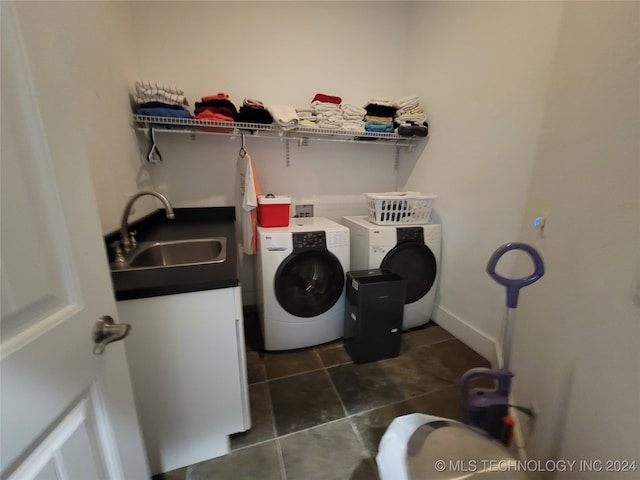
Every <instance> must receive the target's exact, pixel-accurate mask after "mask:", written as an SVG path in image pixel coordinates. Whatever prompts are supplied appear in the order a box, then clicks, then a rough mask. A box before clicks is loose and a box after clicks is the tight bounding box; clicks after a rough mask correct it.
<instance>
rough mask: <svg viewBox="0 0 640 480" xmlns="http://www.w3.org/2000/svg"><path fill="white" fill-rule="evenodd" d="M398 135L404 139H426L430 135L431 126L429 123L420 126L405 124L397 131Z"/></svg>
mask: <svg viewBox="0 0 640 480" xmlns="http://www.w3.org/2000/svg"><path fill="white" fill-rule="evenodd" d="M397 132H398V135H401V136H403V137H426V136H427V135H428V134H429V125H428V124H427V122H423V123H420V124H411V123H407V124H403V125H400V126H399V127H398V129H397Z"/></svg>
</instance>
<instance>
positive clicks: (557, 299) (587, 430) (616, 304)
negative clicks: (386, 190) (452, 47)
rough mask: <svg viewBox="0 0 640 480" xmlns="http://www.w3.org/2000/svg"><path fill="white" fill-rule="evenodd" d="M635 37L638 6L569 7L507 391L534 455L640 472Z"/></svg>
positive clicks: (527, 224) (544, 135) (639, 117)
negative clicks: (628, 465)
mask: <svg viewBox="0 0 640 480" xmlns="http://www.w3.org/2000/svg"><path fill="white" fill-rule="evenodd" d="M639 32H640V4H639V3H638V2H570V3H568V4H567V5H566V6H565V11H564V15H563V19H562V23H561V34H560V38H559V42H558V49H557V53H556V56H555V59H554V62H553V69H552V76H551V83H550V89H549V93H548V97H547V102H546V105H547V106H546V108H545V111H544V116H543V125H542V129H541V135H540V140H539V143H538V148H537V153H536V158H535V164H534V170H533V177H532V182H531V193H530V195H529V199H528V204H527V210H526V216H525V221H524V225H523V229H522V235H521V238H522V239H523V240H524V241H526V242H528V243H531V244H532V245H534V246H535V247H536V248H537V249H538V250H539V251H540V252H541V254H542V256H543V257H544V259H545V262H546V268H547V273H546V275H545V276H544V277H543V278H542V279H541V280H540V281H539V282H538V283H536V284H535V285H532V286H531V287H527V289H525V290H523V293H522V294H521V300H520V303H519V305H518V310H517V312H516V315H515V320H516V324H515V325H516V334H515V339H514V347H513V355H514V356H513V368H514V371H515V372H516V377H515V379H514V394H515V397H516V400H517V401H518V402H519V403H522V404H529V403H533V404H534V405H535V406H536V407H537V409H538V410H539V412H540V413H539V417H538V420H537V422H536V424H535V428H534V430H533V434H532V436H528V435H527V437H526V438H525V440H526V441H527V443H528V453H529V455H530V456H531V457H532V458H535V459H547V458H552V459H553V458H559V459H578V460H579V459H585V460H602V461H604V460H606V459H612V460H616V459H617V460H625V459H626V460H635V461H636V466H640V465H638V463H637V462H638V461H640V443H639V442H638V432H640V414H639V413H638V407H639V406H640V372H639V369H640V348H638V342H639V340H640V135H639V132H640V35H639ZM539 215H547V216H548V220H547V223H546V227H545V230H544V238H540V236H539V232H538V231H537V230H536V229H535V228H534V227H533V226H532V223H531V222H532V219H533V218H535V217H536V216H539ZM522 263H527V262H522V261H519V262H518V265H517V271H516V272H517V273H518V274H519V276H524V275H526V274H527V273H528V272H530V267H529V266H528V265H523V264H522ZM541 476H542V475H541ZM637 476H638V472H637V471H636V472H635V473H633V472H631V473H627V474H622V473H615V472H609V473H605V472H600V473H594V472H591V473H588V472H579V471H574V472H573V473H571V474H565V475H562V477H563V478H564V477H566V478H579V479H588V478H632V477H633V478H636V477H637Z"/></svg>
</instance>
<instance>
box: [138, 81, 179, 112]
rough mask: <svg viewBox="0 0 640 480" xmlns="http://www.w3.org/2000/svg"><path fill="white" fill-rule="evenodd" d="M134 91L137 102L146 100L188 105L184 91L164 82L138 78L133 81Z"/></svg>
mask: <svg viewBox="0 0 640 480" xmlns="http://www.w3.org/2000/svg"><path fill="white" fill-rule="evenodd" d="M135 88H136V93H135V95H134V101H135V102H136V103H137V104H142V103H148V102H162V103H168V104H175V105H180V106H186V105H189V102H188V100H187V99H186V97H185V96H184V91H182V90H180V89H179V88H177V87H174V86H171V85H167V84H165V83H158V82H151V81H149V80H138V81H136V83H135Z"/></svg>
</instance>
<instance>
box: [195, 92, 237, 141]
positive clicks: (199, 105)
mask: <svg viewBox="0 0 640 480" xmlns="http://www.w3.org/2000/svg"><path fill="white" fill-rule="evenodd" d="M193 113H194V114H195V116H196V118H197V119H198V120H214V121H218V122H229V123H234V117H235V116H236V115H237V114H238V110H237V109H236V106H235V105H234V104H233V103H231V101H230V100H229V95H227V94H226V93H217V94H215V95H207V96H204V97H202V98H201V101H200V102H196V106H195V110H194V112H193ZM205 130H206V131H211V132H232V131H233V128H205Z"/></svg>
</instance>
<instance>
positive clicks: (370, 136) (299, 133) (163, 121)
mask: <svg viewBox="0 0 640 480" xmlns="http://www.w3.org/2000/svg"><path fill="white" fill-rule="evenodd" d="M132 121H133V125H134V126H135V127H136V128H138V129H140V130H149V129H151V128H153V129H154V130H155V131H160V132H172V133H180V132H186V133H203V134H217V135H240V134H243V133H244V134H247V133H248V134H250V135H252V136H256V137H269V138H280V139H294V140H300V141H301V142H303V141H306V140H326V141H334V142H336V141H338V142H361V143H365V144H366V143H368V144H378V145H379V144H381V143H382V144H388V145H395V146H407V147H411V146H414V145H415V144H416V143H417V142H418V141H419V140H421V139H422V137H403V136H401V135H398V134H397V133H389V132H367V131H353V130H342V129H328V128H319V127H318V128H316V127H304V126H303V127H296V128H294V129H292V130H282V129H280V128H279V127H278V126H277V125H276V124H268V125H265V124H262V123H242V122H223V121H220V120H200V119H197V118H173V117H153V116H147V115H132Z"/></svg>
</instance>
